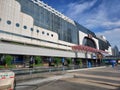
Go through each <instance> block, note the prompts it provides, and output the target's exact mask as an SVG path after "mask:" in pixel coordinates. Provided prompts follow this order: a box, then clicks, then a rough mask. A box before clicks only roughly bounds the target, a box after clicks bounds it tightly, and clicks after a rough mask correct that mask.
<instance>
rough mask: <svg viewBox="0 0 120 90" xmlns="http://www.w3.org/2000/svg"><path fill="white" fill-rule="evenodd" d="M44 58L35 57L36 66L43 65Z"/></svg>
mask: <svg viewBox="0 0 120 90" xmlns="http://www.w3.org/2000/svg"><path fill="white" fill-rule="evenodd" d="M41 63H42V58H41V57H40V56H35V64H41Z"/></svg>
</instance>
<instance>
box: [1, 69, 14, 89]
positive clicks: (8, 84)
mask: <svg viewBox="0 0 120 90" xmlns="http://www.w3.org/2000/svg"><path fill="white" fill-rule="evenodd" d="M14 89H15V73H14V72H12V71H10V70H0V90H14Z"/></svg>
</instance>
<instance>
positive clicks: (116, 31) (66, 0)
mask: <svg viewBox="0 0 120 90" xmlns="http://www.w3.org/2000/svg"><path fill="white" fill-rule="evenodd" d="M42 1H43V2H45V3H47V4H48V5H50V6H52V7H53V8H55V9H56V10H58V11H59V12H62V13H63V14H64V15H66V16H68V17H69V18H71V19H73V20H75V21H77V22H79V23H80V24H81V25H83V26H85V27H87V28H88V29H90V30H91V31H93V32H95V33H96V35H104V36H105V37H106V38H107V40H108V41H110V43H111V45H112V47H114V46H115V45H116V46H117V47H118V48H119V50H120V0H42Z"/></svg>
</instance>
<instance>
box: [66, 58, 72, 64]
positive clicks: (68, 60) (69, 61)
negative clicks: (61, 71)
mask: <svg viewBox="0 0 120 90" xmlns="http://www.w3.org/2000/svg"><path fill="white" fill-rule="evenodd" d="M66 61H67V65H68V66H69V65H70V64H71V63H72V60H71V58H67V59H66Z"/></svg>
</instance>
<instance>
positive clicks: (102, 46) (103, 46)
mask: <svg viewBox="0 0 120 90" xmlns="http://www.w3.org/2000/svg"><path fill="white" fill-rule="evenodd" d="M98 41H99V49H100V50H106V49H108V48H109V46H111V45H110V43H109V42H108V41H106V42H105V41H103V40H101V39H99V38H98Z"/></svg>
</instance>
